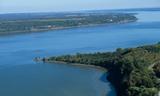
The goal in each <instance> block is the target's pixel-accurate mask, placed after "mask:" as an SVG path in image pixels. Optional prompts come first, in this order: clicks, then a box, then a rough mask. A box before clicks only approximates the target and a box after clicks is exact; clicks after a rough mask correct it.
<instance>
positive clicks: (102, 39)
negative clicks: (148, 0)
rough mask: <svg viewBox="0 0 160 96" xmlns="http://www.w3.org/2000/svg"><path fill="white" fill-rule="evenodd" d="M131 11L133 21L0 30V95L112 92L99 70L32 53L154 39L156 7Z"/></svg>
mask: <svg viewBox="0 0 160 96" xmlns="http://www.w3.org/2000/svg"><path fill="white" fill-rule="evenodd" d="M136 13H139V14H137V17H138V18H139V20H138V21H137V22H134V23H128V24H117V25H99V26H93V27H91V26H90V27H81V28H70V29H63V30H54V31H48V32H37V33H27V34H17V35H6V36H0V96H106V95H107V96H116V92H115V90H114V87H113V86H112V85H111V84H110V82H108V81H107V80H106V75H107V74H105V71H104V70H99V69H95V68H88V67H78V66H70V65H63V64H43V63H36V62H34V61H33V58H34V57H45V56H57V55H64V54H75V53H77V52H82V53H86V52H97V51H101V52H103V51H114V50H115V49H116V48H119V47H121V48H128V47H136V46H139V45H146V44H154V43H157V42H159V41H160V11H138V12H136Z"/></svg>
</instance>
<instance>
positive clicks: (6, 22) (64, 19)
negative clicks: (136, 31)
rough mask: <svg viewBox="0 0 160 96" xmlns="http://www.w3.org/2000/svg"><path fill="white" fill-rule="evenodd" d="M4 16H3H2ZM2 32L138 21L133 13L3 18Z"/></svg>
mask: <svg viewBox="0 0 160 96" xmlns="http://www.w3.org/2000/svg"><path fill="white" fill-rule="evenodd" d="M1 18H2V17H1ZM1 18H0V33H14V32H34V31H45V30H53V29H58V28H65V27H76V26H83V25H92V24H105V23H106V24H110V23H126V22H133V21H136V20H137V18H136V17H135V16H134V15H133V14H122V13H117V14H94V15H93V14H85V13H84V14H81V15H78V13H77V14H73V15H72V14H69V15H67V14H66V15H64V16H61V15H60V16H59V15H58V16H52V17H50V16H48V17H47V16H45V17H44V18H43V17H41V18H38V17H37V18H36V17H34V18H31V19H28V18H27V19H25V18H24V19H6V18H5V19H1Z"/></svg>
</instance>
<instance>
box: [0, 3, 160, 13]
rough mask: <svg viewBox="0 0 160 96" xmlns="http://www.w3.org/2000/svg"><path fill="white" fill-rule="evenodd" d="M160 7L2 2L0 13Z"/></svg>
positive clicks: (134, 4) (114, 4)
mask: <svg viewBox="0 0 160 96" xmlns="http://www.w3.org/2000/svg"><path fill="white" fill-rule="evenodd" d="M146 7H160V0H0V13H24V12H59V11H79V10H101V9H123V8H146Z"/></svg>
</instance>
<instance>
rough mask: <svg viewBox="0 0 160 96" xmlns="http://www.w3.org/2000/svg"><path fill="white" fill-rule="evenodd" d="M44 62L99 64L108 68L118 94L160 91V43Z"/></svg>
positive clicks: (138, 95) (153, 94)
mask: <svg viewBox="0 0 160 96" xmlns="http://www.w3.org/2000/svg"><path fill="white" fill-rule="evenodd" d="M43 61H44V62H55V61H56V62H57V61H58V62H63V63H68V64H69V63H72V64H76V63H80V64H87V65H96V66H101V67H104V68H106V69H107V70H108V72H109V76H108V77H107V78H108V80H109V81H110V82H111V83H112V84H113V85H114V86H115V88H116V90H117V93H118V96H156V94H158V91H160V43H158V44H155V45H149V46H141V47H137V48H127V49H121V48H118V49H117V50H116V51H115V52H104V53H100V52H98V53H93V54H80V53H78V54H76V55H64V56H57V57H50V58H44V59H43Z"/></svg>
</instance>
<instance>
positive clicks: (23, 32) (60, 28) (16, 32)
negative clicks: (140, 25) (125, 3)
mask: <svg viewBox="0 0 160 96" xmlns="http://www.w3.org/2000/svg"><path fill="white" fill-rule="evenodd" d="M136 21H137V20H129V21H121V22H117V23H102V24H88V25H79V26H68V27H57V28H51V29H39V30H35V31H34V30H32V31H11V32H0V36H8V35H16V34H29V33H39V32H49V31H56V30H65V29H72V28H83V27H95V26H103V25H106V26H110V25H119V24H127V23H133V22H136Z"/></svg>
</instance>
